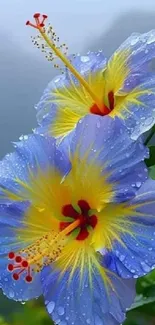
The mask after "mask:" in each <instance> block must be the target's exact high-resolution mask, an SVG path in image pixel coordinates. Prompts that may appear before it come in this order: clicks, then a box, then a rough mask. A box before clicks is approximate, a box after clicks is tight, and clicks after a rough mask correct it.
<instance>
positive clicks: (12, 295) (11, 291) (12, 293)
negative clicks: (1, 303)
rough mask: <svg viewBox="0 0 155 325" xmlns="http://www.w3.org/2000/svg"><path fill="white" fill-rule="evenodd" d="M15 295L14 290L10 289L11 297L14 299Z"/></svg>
mask: <svg viewBox="0 0 155 325" xmlns="http://www.w3.org/2000/svg"><path fill="white" fill-rule="evenodd" d="M14 296H15V294H14V292H13V290H10V291H9V297H10V298H11V299H13V298H14Z"/></svg>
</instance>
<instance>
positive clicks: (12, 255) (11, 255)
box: [8, 252, 15, 260]
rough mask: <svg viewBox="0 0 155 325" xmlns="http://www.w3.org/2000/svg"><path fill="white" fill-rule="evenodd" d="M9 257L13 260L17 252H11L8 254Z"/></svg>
mask: <svg viewBox="0 0 155 325" xmlns="http://www.w3.org/2000/svg"><path fill="white" fill-rule="evenodd" d="M8 257H9V259H10V260H13V259H14V258H15V253H14V252H10V253H9V254H8Z"/></svg>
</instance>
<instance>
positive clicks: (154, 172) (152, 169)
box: [149, 166, 155, 180]
mask: <svg viewBox="0 0 155 325" xmlns="http://www.w3.org/2000/svg"><path fill="white" fill-rule="evenodd" d="M149 176H150V177H151V178H152V179H154V180H155V166H151V167H150V168H149Z"/></svg>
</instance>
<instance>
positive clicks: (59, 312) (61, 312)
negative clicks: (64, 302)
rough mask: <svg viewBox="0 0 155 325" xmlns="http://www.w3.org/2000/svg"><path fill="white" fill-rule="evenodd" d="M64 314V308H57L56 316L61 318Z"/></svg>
mask: <svg viewBox="0 0 155 325" xmlns="http://www.w3.org/2000/svg"><path fill="white" fill-rule="evenodd" d="M64 313H65V310H64V307H59V308H58V314H59V315H60V316H62V315H64Z"/></svg>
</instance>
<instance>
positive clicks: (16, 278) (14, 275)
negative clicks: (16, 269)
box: [12, 273, 19, 281]
mask: <svg viewBox="0 0 155 325" xmlns="http://www.w3.org/2000/svg"><path fill="white" fill-rule="evenodd" d="M12 277H13V279H14V280H16V281H17V280H19V275H18V274H17V273H14V274H13V275H12Z"/></svg>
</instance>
